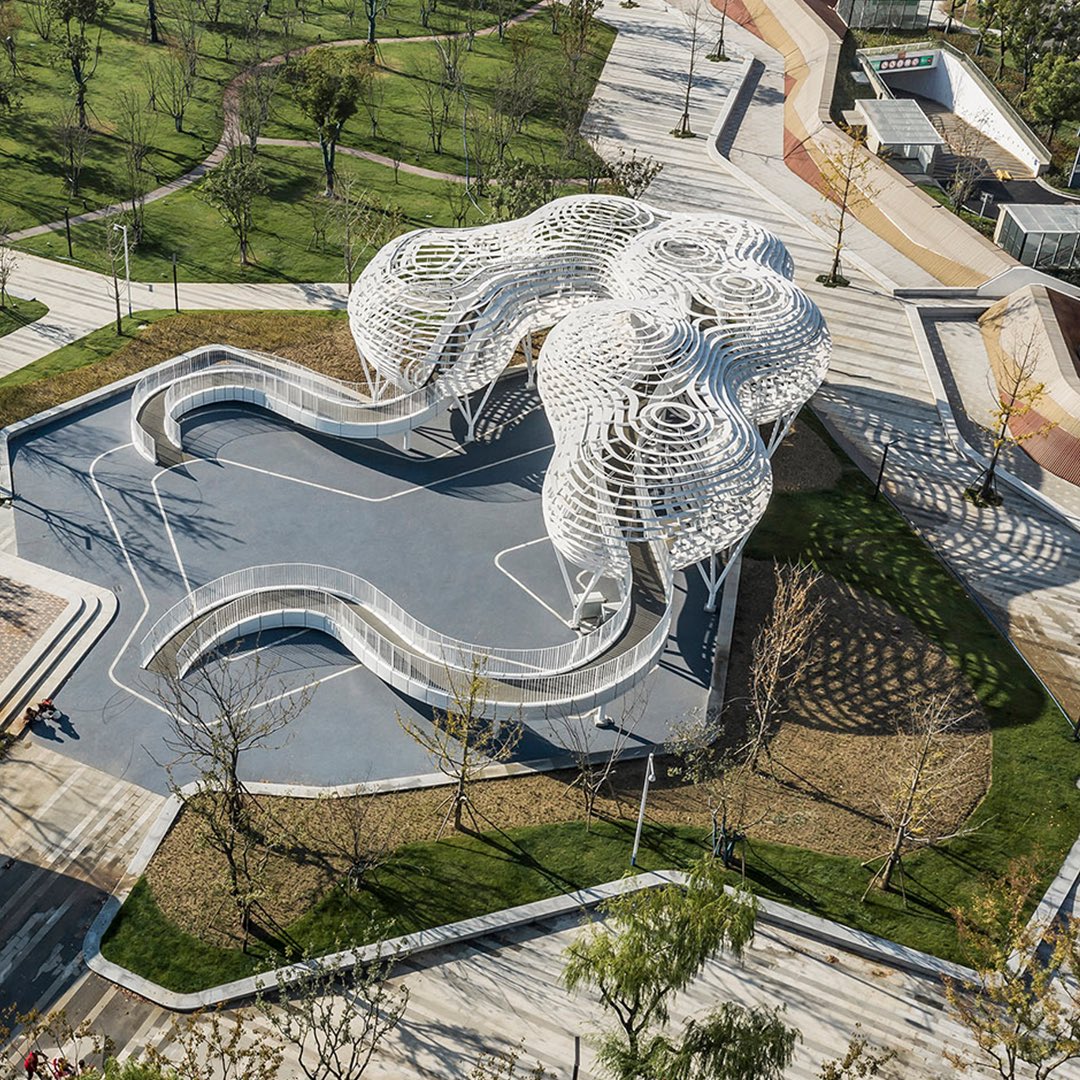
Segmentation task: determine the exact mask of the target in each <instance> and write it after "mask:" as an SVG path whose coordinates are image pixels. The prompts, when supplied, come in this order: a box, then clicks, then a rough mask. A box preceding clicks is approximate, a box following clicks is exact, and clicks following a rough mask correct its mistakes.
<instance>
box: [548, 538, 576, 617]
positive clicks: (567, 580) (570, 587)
mask: <svg viewBox="0 0 1080 1080" xmlns="http://www.w3.org/2000/svg"><path fill="white" fill-rule="evenodd" d="M551 550H552V551H554V552H555V561H556V562H557V563H558V564H559V572H560V573H561V574H562V579H563V584H564V585H565V586H566V595H567V596H569V597H570V604H571V606H576V605H577V590H576V589H575V588H574V583H573V581H572V579H571V577H570V571H569V570H567V568H566V561H565V560H564V559H563V557H562V552H561V551H559V549H558V548H557V547H555V545H554V544H552V545H551Z"/></svg>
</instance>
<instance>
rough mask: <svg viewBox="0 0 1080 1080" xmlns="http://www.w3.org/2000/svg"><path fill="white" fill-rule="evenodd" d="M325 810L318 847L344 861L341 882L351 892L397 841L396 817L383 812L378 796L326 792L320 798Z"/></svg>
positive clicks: (397, 824) (399, 836)
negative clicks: (343, 875)
mask: <svg viewBox="0 0 1080 1080" xmlns="http://www.w3.org/2000/svg"><path fill="white" fill-rule="evenodd" d="M323 803H324V807H325V809H326V810H327V813H326V814H325V815H323V820H324V821H325V822H326V824H325V826H324V827H323V828H322V830H321V833H320V837H319V843H320V847H321V848H322V849H323V850H325V851H327V852H329V853H331V854H332V855H333V856H335V857H336V858H338V859H340V860H341V861H342V862H344V864H345V884H346V886H347V887H348V888H349V889H351V890H352V891H353V892H354V893H355V892H359V890H360V889H361V888H363V885H364V880H365V878H366V877H367V876H368V875H369V874H371V872H372V871H373V870H376V869H378V867H380V866H382V865H383V864H384V863H385V862H386V860H387V859H388V858H389V857H390V855H391V853H392V852H393V851H394V850H395V848H397V847H398V846H399V844H400V840H401V829H400V827H399V822H398V820H397V819H396V818H395V817H394V816H393V815H390V814H387V813H386V812H385V809H384V806H383V803H382V802H380V799H379V796H378V795H374V794H363V793H360V792H357V793H356V794H355V795H336V794H335V795H329V796H326V797H325V798H324V799H323Z"/></svg>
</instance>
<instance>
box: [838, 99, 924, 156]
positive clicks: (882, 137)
mask: <svg viewBox="0 0 1080 1080" xmlns="http://www.w3.org/2000/svg"><path fill="white" fill-rule="evenodd" d="M855 108H856V109H857V110H858V111H859V112H861V113H862V114H863V116H864V117H866V123H867V125H868V126H869V127H872V128H873V129H874V131H875V132H876V133H877V137H878V139H879V141H880V142H882V143H883V144H885V145H886V146H941V145H942V144H943V143H944V142H945V140H944V139H943V138H942V137H941V135H940V134H939V133H938V130H937V128H935V127H934V125H933V124H931V123H930V121H929V120H928V119H927V117H926V113H924V112H923V111H922V109H921V108H920V107H919V103H918V102H917V101H912V100H911V98H860V99H859V100H858V101H856V102H855Z"/></svg>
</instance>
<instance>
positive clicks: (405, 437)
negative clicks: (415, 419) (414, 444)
mask: <svg viewBox="0 0 1080 1080" xmlns="http://www.w3.org/2000/svg"><path fill="white" fill-rule="evenodd" d="M411 434H412V429H411V428H406V429H405V434H404V435H402V436H401V449H402V450H408V449H409V436H410V435H411Z"/></svg>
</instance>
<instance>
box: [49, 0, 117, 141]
mask: <svg viewBox="0 0 1080 1080" xmlns="http://www.w3.org/2000/svg"><path fill="white" fill-rule="evenodd" d="M48 2H49V4H50V13H51V15H52V18H53V23H54V25H55V26H56V27H58V28H59V29H58V40H57V42H56V46H55V48H54V55H55V58H56V59H57V60H58V61H59V62H60V63H62V64H64V65H66V67H67V68H68V69H69V70H70V72H71V81H72V83H73V84H74V87H75V108H76V110H77V112H78V114H79V126H80V127H84V128H85V127H87V126H88V122H87V119H86V94H87V89H88V87H89V85H90V80H91V79H93V77H94V75H95V74H96V73H97V66H98V61H99V60H100V58H101V32H102V29H103V27H104V24H105V17H106V16H107V15H108V14H109V11H110V10H111V9H112V0H48Z"/></svg>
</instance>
